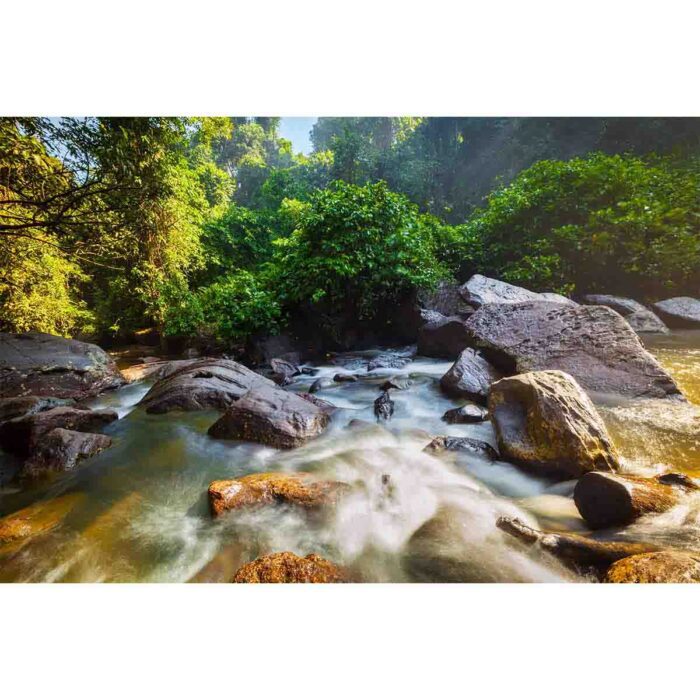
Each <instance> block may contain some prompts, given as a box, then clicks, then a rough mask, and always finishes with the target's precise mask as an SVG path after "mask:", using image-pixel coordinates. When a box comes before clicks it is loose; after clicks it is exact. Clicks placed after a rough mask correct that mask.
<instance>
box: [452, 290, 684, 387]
mask: <svg viewBox="0 0 700 700" xmlns="http://www.w3.org/2000/svg"><path fill="white" fill-rule="evenodd" d="M465 328H466V330H467V332H468V334H469V337H470V345H472V346H474V347H477V348H479V349H481V351H482V353H483V354H484V356H485V357H486V358H487V359H488V360H489V361H490V362H491V363H492V364H493V365H495V366H496V368H497V369H499V370H501V371H502V372H503V373H504V374H514V373H523V372H530V371H533V370H549V369H552V370H554V369H557V370H561V371H563V372H567V373H568V374H570V375H571V376H572V377H574V379H576V381H577V382H578V383H579V384H580V385H581V386H582V387H583V388H584V389H585V390H586V391H595V392H601V393H607V394H615V395H622V396H631V397H635V398H639V397H649V398H654V397H655V398H666V397H672V398H678V399H682V395H681V393H680V391H679V389H678V387H677V386H676V384H675V382H674V381H673V379H672V378H671V376H670V375H669V374H668V373H667V372H666V371H665V370H664V369H663V368H662V367H661V365H660V364H659V363H658V362H657V361H656V359H655V358H654V357H653V356H652V355H651V354H650V353H648V352H647V351H646V350H645V349H644V347H643V346H642V344H641V342H640V341H639V337H638V336H637V334H636V333H635V332H634V331H633V330H632V329H631V328H630V326H629V324H628V323H627V322H626V321H625V320H624V319H623V318H622V317H621V316H620V315H619V314H617V313H615V312H614V311H613V310H612V309H610V308H608V307H606V306H566V305H564V304H555V303H552V302H545V301H534V302H532V301H531V302H523V303H518V304H486V305H484V306H482V307H481V308H480V309H479V311H477V312H476V313H475V314H474V315H473V316H472V317H471V318H470V319H469V320H468V321H466V322H465Z"/></svg>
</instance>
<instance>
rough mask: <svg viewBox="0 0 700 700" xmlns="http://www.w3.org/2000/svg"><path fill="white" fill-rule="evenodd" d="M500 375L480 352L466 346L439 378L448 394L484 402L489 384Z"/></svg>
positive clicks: (441, 386)
mask: <svg viewBox="0 0 700 700" xmlns="http://www.w3.org/2000/svg"><path fill="white" fill-rule="evenodd" d="M502 376H503V375H502V374H501V373H500V372H499V371H498V370H497V369H496V368H495V367H493V365H491V363H490V362H488V360H486V359H485V358H484V357H482V355H481V354H480V353H478V352H476V351H475V350H474V349H473V348H466V349H464V350H462V352H461V353H460V354H459V357H458V358H457V359H456V360H455V363H454V364H453V365H452V367H450V369H449V370H447V372H446V373H445V374H444V375H443V377H442V378H441V379H440V388H441V389H442V390H443V391H444V392H445V393H446V394H447V395H448V396H453V397H456V398H463V399H470V400H471V401H476V402H477V403H482V404H485V403H486V401H487V399H488V395H489V388H490V386H491V384H493V383H494V382H497V381H498V380H499V379H500V378H501V377H502Z"/></svg>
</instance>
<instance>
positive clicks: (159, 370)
mask: <svg viewBox="0 0 700 700" xmlns="http://www.w3.org/2000/svg"><path fill="white" fill-rule="evenodd" d="M203 359H211V360H212V362H215V361H216V360H215V359H214V358H200V359H194V360H157V361H154V362H142V363H141V364H138V365H132V366H131V367H126V368H125V369H123V370H122V374H123V375H124V378H125V379H126V380H127V381H129V382H140V381H143V380H144V379H148V380H150V381H158V380H159V379H165V378H166V377H169V376H170V375H171V374H175V372H178V371H180V370H181V369H184V368H185V367H189V366H191V365H193V364H195V363H196V362H202V360H203Z"/></svg>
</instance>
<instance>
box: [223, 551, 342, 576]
mask: <svg viewBox="0 0 700 700" xmlns="http://www.w3.org/2000/svg"><path fill="white" fill-rule="evenodd" d="M349 581H350V578H349V576H348V574H347V573H346V572H345V571H343V569H341V568H340V567H339V566H337V565H336V564H333V563H332V562H330V561H328V560H327V559H324V558H323V557H320V556H319V555H318V554H307V555H306V556H305V557H300V556H297V555H296V554H293V553H292V552H276V553H274V554H266V555H265V556H262V557H259V558H258V559H256V560H255V561H252V562H250V563H249V564H246V565H245V566H242V567H241V568H240V569H239V570H238V571H237V572H236V575H235V576H234V577H233V583H348V582H349Z"/></svg>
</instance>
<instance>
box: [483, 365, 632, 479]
mask: <svg viewBox="0 0 700 700" xmlns="http://www.w3.org/2000/svg"><path fill="white" fill-rule="evenodd" d="M489 417H490V418H491V423H492V424H493V427H494V430H495V432H496V439H497V440H498V449H499V451H500V453H501V455H502V456H503V457H504V458H505V459H507V460H508V461H511V462H514V463H515V464H518V465H520V466H522V467H524V468H525V469H528V470H530V471H533V472H535V473H537V474H541V475H545V476H555V477H561V478H564V479H568V478H576V477H579V476H581V474H584V473H585V472H589V471H592V470H602V471H611V470H615V469H617V468H618V466H619V463H618V456H617V453H616V451H615V448H614V446H613V444H612V441H611V440H610V437H609V435H608V432H607V430H606V428H605V424H604V423H603V421H602V419H601V417H600V415H599V414H598V411H597V410H596V408H595V406H593V404H592V403H591V400H590V399H589V398H588V396H586V394H585V392H584V391H583V390H582V389H581V387H580V386H579V385H578V384H577V383H576V381H575V380H574V379H573V377H571V376H569V375H568V374H565V373H564V372H556V371H551V372H529V373H527V374H519V375H516V376H515V377H508V378H506V379H501V380H500V381H499V382H496V383H495V384H493V385H492V386H491V392H490V394H489Z"/></svg>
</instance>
